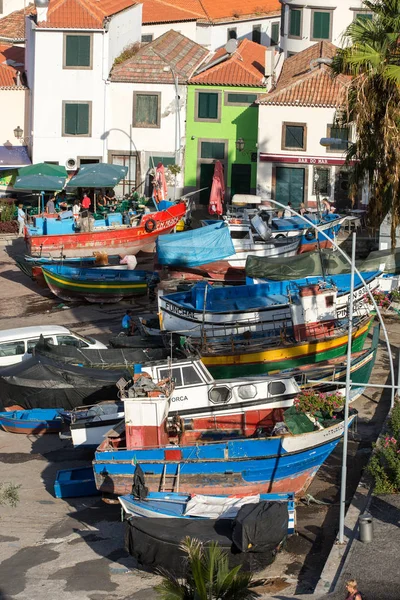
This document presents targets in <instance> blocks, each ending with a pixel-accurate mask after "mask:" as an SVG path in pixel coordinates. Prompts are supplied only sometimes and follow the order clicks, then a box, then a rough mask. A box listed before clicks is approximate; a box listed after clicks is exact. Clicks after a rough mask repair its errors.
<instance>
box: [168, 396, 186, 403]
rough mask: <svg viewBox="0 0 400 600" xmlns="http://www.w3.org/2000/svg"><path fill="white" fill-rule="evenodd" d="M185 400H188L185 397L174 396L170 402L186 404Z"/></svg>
mask: <svg viewBox="0 0 400 600" xmlns="http://www.w3.org/2000/svg"><path fill="white" fill-rule="evenodd" d="M187 400H189V398H188V397H187V396H174V397H173V398H171V401H172V402H186V401H187Z"/></svg>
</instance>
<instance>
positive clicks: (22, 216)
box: [18, 204, 26, 235]
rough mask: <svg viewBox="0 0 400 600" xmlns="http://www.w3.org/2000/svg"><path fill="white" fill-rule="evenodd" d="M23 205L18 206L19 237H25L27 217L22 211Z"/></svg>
mask: <svg viewBox="0 0 400 600" xmlns="http://www.w3.org/2000/svg"><path fill="white" fill-rule="evenodd" d="M22 207H23V204H18V235H24V227H25V223H26V215H25V213H24V211H23V210H22Z"/></svg>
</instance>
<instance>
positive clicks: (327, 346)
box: [196, 316, 375, 379]
mask: <svg viewBox="0 0 400 600" xmlns="http://www.w3.org/2000/svg"><path fill="white" fill-rule="evenodd" d="M374 318H375V317H374V316H369V317H364V318H362V319H358V320H357V321H356V322H355V324H354V325H353V336H352V339H353V342H352V352H360V351H361V350H362V349H363V347H364V343H365V340H366V337H367V335H368V332H369V330H370V327H371V325H372V322H373V320H374ZM347 343H348V330H347V326H346V325H343V326H341V327H337V328H336V329H335V333H334V335H332V336H331V337H320V338H317V339H309V340H307V341H301V342H294V341H292V340H291V339H290V338H289V337H288V336H282V337H280V338H277V339H275V340H270V339H268V338H261V339H260V338H253V339H252V338H251V337H250V338H249V339H244V338H243V337H242V338H241V339H236V340H235V339H234V338H232V339H230V340H227V339H225V341H222V342H219V341H217V338H211V339H203V340H202V343H201V346H199V347H197V348H196V350H197V352H199V354H200V356H201V360H202V362H203V363H204V364H205V365H206V367H207V368H208V369H209V370H210V372H211V374H212V375H213V377H215V378H216V379H225V378H230V377H243V376H246V375H247V376H251V375H260V374H266V373H271V372H274V371H277V372H280V371H283V370H284V369H292V368H295V367H300V366H303V365H313V364H317V363H320V362H323V361H327V360H330V359H333V358H335V357H339V356H343V355H344V354H346V352H347Z"/></svg>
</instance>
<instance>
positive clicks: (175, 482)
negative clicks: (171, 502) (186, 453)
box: [159, 463, 181, 492]
mask: <svg viewBox="0 0 400 600" xmlns="http://www.w3.org/2000/svg"><path fill="white" fill-rule="evenodd" d="M180 474H181V465H180V463H178V464H177V465H176V471H175V473H173V474H171V475H169V474H167V464H165V465H164V466H163V471H162V475H161V481H160V488H159V491H160V492H179V478H180ZM168 480H169V481H170V488H171V489H165V486H166V485H167V483H166V482H167V481H168Z"/></svg>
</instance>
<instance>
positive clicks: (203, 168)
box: [185, 40, 265, 205]
mask: <svg viewBox="0 0 400 600" xmlns="http://www.w3.org/2000/svg"><path fill="white" fill-rule="evenodd" d="M264 60H265V47H263V46H260V45H259V44H256V43H255V42H251V41H249V40H243V41H242V42H240V43H239V45H238V47H237V49H236V51H235V52H234V53H233V54H228V53H226V51H225V49H221V50H219V51H217V52H216V53H215V55H214V56H213V57H212V58H211V60H210V61H209V62H208V63H207V65H206V66H205V67H203V68H202V69H201V70H200V71H199V72H198V73H197V74H196V75H195V76H194V77H192V78H191V79H190V80H189V85H188V92H187V107H186V150H185V192H189V191H192V190H195V189H199V188H200V189H201V188H207V189H206V190H204V191H203V192H201V193H200V204H202V205H207V204H208V201H209V197H210V191H211V182H212V177H213V173H214V163H215V161H216V160H219V161H220V162H221V164H222V165H223V168H224V174H225V187H226V194H225V201H229V199H230V198H231V197H232V196H233V195H234V194H250V193H252V194H254V193H255V191H256V177H257V137H258V105H257V104H256V103H255V101H256V99H257V95H258V94H262V93H265V85H264Z"/></svg>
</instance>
